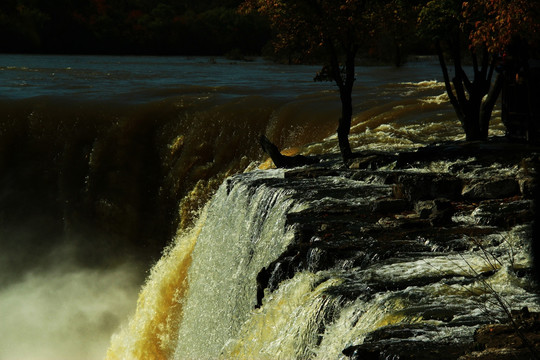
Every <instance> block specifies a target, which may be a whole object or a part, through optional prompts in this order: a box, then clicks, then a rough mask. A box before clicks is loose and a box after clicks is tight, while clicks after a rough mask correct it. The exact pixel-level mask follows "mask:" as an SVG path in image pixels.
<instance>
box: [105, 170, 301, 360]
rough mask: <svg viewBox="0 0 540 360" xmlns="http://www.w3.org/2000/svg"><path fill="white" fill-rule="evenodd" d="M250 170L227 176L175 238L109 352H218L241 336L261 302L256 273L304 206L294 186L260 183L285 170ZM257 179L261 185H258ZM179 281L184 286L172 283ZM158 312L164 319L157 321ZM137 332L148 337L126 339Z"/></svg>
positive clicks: (197, 355) (283, 243)
mask: <svg viewBox="0 0 540 360" xmlns="http://www.w3.org/2000/svg"><path fill="white" fill-rule="evenodd" d="M246 176H247V179H246V178H245V177H244V179H243V181H236V180H235V178H234V177H233V178H230V179H228V181H227V182H225V183H224V184H223V185H222V186H221V187H220V188H219V190H218V192H217V193H216V195H215V196H214V198H213V200H212V202H211V203H210V204H209V206H207V208H206V209H205V210H204V211H203V213H202V215H201V216H200V218H199V221H198V223H197V224H196V226H195V229H196V230H192V232H190V233H189V234H188V235H184V236H180V237H178V238H177V239H176V243H175V245H174V247H172V248H171V249H169V250H168V251H167V255H166V256H165V257H164V258H163V259H162V260H161V261H160V262H159V263H158V265H156V266H155V267H154V269H153V272H152V275H151V277H150V278H149V280H148V282H147V284H146V286H145V287H144V288H143V291H142V293H141V296H140V298H139V310H138V312H137V315H136V316H135V317H134V319H133V320H132V321H131V323H130V325H129V326H128V328H126V329H124V331H123V333H122V334H120V335H117V336H116V337H115V338H114V340H113V346H112V347H111V349H110V350H109V353H108V358H109V359H115V358H119V359H122V358H140V356H141V355H142V357H144V358H162V357H163V358H167V357H169V356H171V357H172V358H178V359H185V358H192V359H201V358H215V357H217V356H218V355H219V353H220V351H221V349H222V347H223V346H224V344H225V343H226V341H227V340H229V339H230V338H233V337H235V336H236V333H237V332H238V330H239V329H240V327H241V325H242V323H243V322H244V321H245V320H246V319H247V318H248V316H249V312H250V310H251V309H252V308H253V307H254V306H255V304H256V295H257V282H256V277H257V274H258V273H259V271H260V270H261V268H263V267H264V266H267V265H268V264H269V263H270V262H272V261H273V260H275V258H277V257H278V256H279V255H280V254H281V253H282V252H283V251H284V250H285V248H286V247H287V245H288V243H289V242H290V241H291V240H292V238H291V234H290V233H289V232H288V231H287V227H286V226H285V219H286V214H287V213H290V212H294V211H297V210H299V209H301V206H299V205H297V204H296V203H295V201H294V200H293V198H292V197H291V196H290V195H291V190H284V189H283V188H279V187H271V186H270V187H268V186H266V185H262V183H263V182H264V181H270V182H271V180H272V179H275V180H277V181H278V182H279V178H280V177H282V176H283V172H281V171H277V170H275V171H266V172H252V173H249V174H248V175H246ZM257 182H260V183H261V186H256V187H253V186H252V184H253V183H257ZM187 263H189V265H188V266H189V270H187V268H186V267H184V265H186V264H187ZM180 266H181V270H180V271H179V267H180ZM179 276H180V278H179ZM171 279H176V280H171ZM163 282H164V283H165V284H163ZM179 284H182V285H181V289H182V290H181V291H179V290H178V289H175V288H174V287H175V286H179ZM171 291H172V293H167V292H171ZM164 292H165V294H164ZM156 296H157V297H160V298H161V299H160V300H159V301H147V299H148V298H152V297H156ZM167 296H169V298H171V297H172V303H171V302H170V301H169V302H168V303H167V299H166V297H167ZM163 304H165V305H163ZM171 309H175V310H174V311H171ZM156 316H158V317H166V319H162V320H159V321H156V320H155V319H154V317H156ZM175 316H176V318H175ZM149 324H153V325H149ZM140 329H146V330H143V331H141V330H140ZM172 329H175V333H173V334H171V333H170V330H172ZM141 332H142V333H141ZM136 337H142V338H143V340H142V341H140V340H141V339H139V341H138V343H137V342H135V343H133V344H132V345H130V346H126V345H125V343H130V342H132V339H133V338H136ZM164 338H166V340H165V341H164V340H163V339H164Z"/></svg>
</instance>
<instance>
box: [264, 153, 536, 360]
mask: <svg viewBox="0 0 540 360" xmlns="http://www.w3.org/2000/svg"><path fill="white" fill-rule="evenodd" d="M499 145H500V144H499ZM499 145H497V144H485V143H466V144H446V145H444V146H439V147H434V148H429V149H423V150H420V151H418V152H416V153H408V154H402V155H399V156H395V155H394V154H386V155H385V154H380V153H369V154H368V153H366V154H363V155H362V156H359V157H358V158H357V159H356V160H355V162H354V163H353V165H352V166H351V167H352V168H345V169H344V168H343V167H340V166H336V165H335V164H332V163H329V162H327V163H324V162H321V163H320V164H317V165H313V166H305V167H302V168H295V169H291V170H286V171H285V172H284V176H283V178H282V179H273V180H265V181H266V183H265V185H266V186H276V187H284V188H286V189H288V190H290V196H291V197H292V198H294V199H297V200H298V201H300V202H303V203H305V204H307V205H308V206H306V207H305V208H304V209H303V210H301V211H297V212H293V213H289V214H288V215H287V219H286V226H287V227H288V228H289V229H290V230H291V231H292V233H293V238H294V240H293V241H292V242H291V243H290V244H289V246H288V248H287V250H286V251H284V252H283V254H281V255H280V256H278V257H277V258H276V259H275V260H274V261H273V262H272V263H270V264H268V266H266V267H265V268H264V269H262V270H261V271H260V272H259V275H258V277H257V283H258V297H257V301H258V305H259V306H260V305H261V304H262V299H263V297H264V295H265V294H266V293H268V292H272V291H274V290H276V289H277V288H278V287H279V286H280V283H281V282H283V281H284V280H287V279H291V278H292V277H294V275H295V274H296V273H298V272H301V271H310V272H318V271H327V270H328V271H330V270H331V271H341V272H343V274H348V275H344V276H348V278H347V280H346V281H344V282H343V284H341V285H337V286H335V287H333V288H331V289H329V290H327V294H328V295H330V296H338V297H340V298H341V299H344V300H347V301H354V300H358V299H361V300H363V301H369V300H370V299H373V298H375V297H376V296H378V295H381V294H385V293H387V292H389V291H393V292H402V293H406V294H407V296H406V298H407V301H408V302H409V303H408V305H407V306H406V307H404V309H403V310H399V311H398V314H397V315H398V316H403V317H404V318H412V319H420V318H421V319H423V321H422V322H421V323H418V324H414V323H412V324H411V323H408V324H399V325H388V326H383V327H380V328H378V329H377V330H375V331H371V332H369V333H368V334H366V337H365V339H362V340H359V343H358V344H356V345H353V346H349V347H347V348H346V349H344V350H343V354H344V355H346V356H348V357H350V358H351V359H458V358H459V357H460V356H469V355H470V354H471V353H472V352H473V351H475V350H477V349H476V348H475V346H478V345H477V344H476V345H473V338H472V332H471V333H469V335H467V336H464V337H463V338H459V339H455V338H453V339H444V338H443V337H440V336H439V337H437V336H434V335H433V334H436V333H438V332H440V331H442V330H443V329H449V328H458V327H467V328H471V327H475V326H476V327H478V326H481V325H483V324H487V323H488V322H489V321H492V320H490V319H489V318H488V317H486V316H485V315H483V314H475V313H474V314H473V313H469V312H467V311H466V310H465V309H463V308H462V307H461V306H459V305H457V304H455V305H454V304H452V303H449V304H446V305H440V304H439V305H437V303H436V302H437V300H436V299H435V298H430V296H431V295H429V296H426V293H425V292H424V293H423V292H422V291H418V292H415V291H416V290H415V289H421V288H423V287H425V286H434V284H437V286H451V285H457V286H465V285H468V284H472V283H474V282H477V281H481V279H482V278H484V277H487V276H491V275H493V272H489V271H491V270H489V269H488V270H485V271H487V272H486V273H483V272H481V273H478V274H476V276H475V277H466V276H465V277H464V276H447V275H444V274H442V273H438V272H434V273H431V274H425V275H418V276H411V277H407V276H403V277H399V276H398V277H397V278H386V277H385V276H384V274H378V273H377V271H376V270H377V269H378V268H380V267H384V266H395V265H396V264H399V263H402V262H404V263H415V262H426V261H427V262H429V260H430V259H431V258H433V259H435V258H440V257H441V256H456V254H467V253H470V252H474V251H479V248H481V247H482V246H484V245H483V244H489V245H490V246H497V245H498V243H497V242H498V240H497V239H499V238H500V236H499V234H500V233H501V232H502V231H508V229H510V228H513V227H514V226H516V225H522V224H529V223H530V222H531V221H532V219H533V206H532V200H530V199H531V197H532V196H531V193H532V191H533V189H534V182H533V181H532V179H531V174H534V173H535V165H534V164H535V163H534V162H532V161H531V162H527V164H526V165H524V164H523V161H522V159H523V157H524V155H523V154H524V153H527V152H528V154H527V156H532V157H534V156H533V155H531V152H530V149H528V148H527V149H521V148H519V147H516V146H515V145H514V144H505V145H502V148H499V147H498V146H499ZM510 149H512V151H510ZM446 150H448V151H446ZM539 151H540V149H539ZM396 159H398V161H397V163H395V164H394V165H392V163H391V162H392V161H395V160H396ZM443 159H446V160H448V162H447V163H446V164H441V160H443ZM431 161H437V164H436V165H435V166H431V165H432V164H431ZM452 161H453V162H452ZM494 162H497V163H499V164H505V165H504V166H505V167H504V166H501V168H499V167H498V166H493V163H494ZM520 162H521V163H520ZM381 166H383V168H381ZM433 168H441V169H445V170H441V171H440V172H437V171H433ZM269 184H270V185H269ZM500 242H502V240H501V241H499V243H500ZM497 254H498V253H497ZM497 254H495V252H494V255H497ZM525 270H527V269H525ZM355 274H356V275H355ZM360 274H362V276H361V275H360ZM355 276H358V279H362V280H361V281H360V280H358V279H357V278H355ZM366 279H368V280H366ZM479 279H480V280H479ZM497 320H498V321H505V319H503V318H497ZM506 321H507V320H506ZM434 324H437V325H434ZM539 329H540V327H539ZM321 333H324V329H321ZM434 339H437V340H434ZM488 358H489V357H483V358H482V359H488ZM464 359H467V360H468V359H473V357H464ZM497 359H498V358H497Z"/></svg>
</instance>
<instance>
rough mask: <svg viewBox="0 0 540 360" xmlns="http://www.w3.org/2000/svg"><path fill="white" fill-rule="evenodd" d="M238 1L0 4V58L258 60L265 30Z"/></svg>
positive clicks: (12, 0) (16, 0) (36, 0)
mask: <svg viewBox="0 0 540 360" xmlns="http://www.w3.org/2000/svg"><path fill="white" fill-rule="evenodd" d="M240 3H241V1H239V0H226V1H216V0H198V1H194V0H134V1H125V0H3V1H2V2H0V51H1V52H40V53H102V54H107V53H116V54H123V53H131V54H182V55H223V54H226V53H227V52H230V51H233V50H237V51H239V52H241V53H244V54H258V53H260V51H261V48H262V47H263V46H264V45H265V44H266V42H267V41H268V38H269V31H268V26H267V24H266V22H264V21H261V19H260V18H259V17H257V16H255V15H250V16H245V15H242V14H239V13H238V11H237V7H238V5H239V4H240Z"/></svg>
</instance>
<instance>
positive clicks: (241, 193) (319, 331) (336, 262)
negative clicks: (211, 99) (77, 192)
mask: <svg viewBox="0 0 540 360" xmlns="http://www.w3.org/2000/svg"><path fill="white" fill-rule="evenodd" d="M522 150H523V149H522ZM525 153H526V154H528V157H526V158H525V159H524V160H523V161H521V163H516V162H515V161H513V160H512V161H506V160H508V159H506V158H504V157H501V158H500V160H501V161H500V162H498V163H493V162H491V156H492V154H490V155H489V156H490V158H489V159H488V158H486V157H485V156H484V155H482V153H481V152H477V153H476V154H475V155H476V156H470V157H469V156H466V157H464V156H462V155H454V156H452V157H451V158H447V159H446V160H444V161H443V160H438V161H435V160H434V159H428V160H426V159H425V158H424V159H423V158H422V157H424V154H420V156H418V157H417V158H416V160H414V159H415V157H414V156H413V155H411V154H405V155H404V157H408V159H407V161H403V158H399V159H398V157H397V156H396V155H392V154H384V156H381V154H376V153H372V154H363V155H362V156H364V158H363V159H359V161H357V162H356V164H357V165H353V167H354V168H353V169H350V168H348V169H346V168H342V167H341V165H340V164H339V161H337V159H336V158H333V157H332V156H327V157H325V158H324V159H323V160H322V162H321V163H320V164H317V165H311V166H307V167H302V168H295V169H290V170H267V171H255V172H250V173H245V174H241V175H236V176H233V177H231V178H229V179H227V181H226V182H224V183H223V184H222V186H221V188H220V190H219V191H218V193H217V195H216V196H215V198H214V200H213V201H212V203H211V205H209V207H208V208H207V212H206V214H207V215H206V216H205V217H204V223H203V224H202V230H201V232H200V234H199V235H198V237H197V243H196V245H195V248H194V250H193V253H192V254H191V256H192V265H191V267H190V269H189V273H188V282H189V290H188V291H187V292H186V294H185V296H184V297H183V298H181V299H177V302H178V303H179V304H180V305H181V306H182V307H183V312H182V316H181V318H179V319H177V321H178V326H177V327H176V328H178V333H177V334H176V335H175V336H177V340H176V341H175V342H174V343H175V344H177V345H176V346H175V348H174V349H173V350H174V351H173V352H172V353H173V354H174V355H173V357H174V358H175V359H183V358H209V359H213V358H218V357H222V358H255V359H280V358H281V359H291V358H295V359H313V358H315V359H345V358H352V359H382V358H384V359H398V358H399V359H434V358H440V359H457V358H459V357H463V359H472V358H476V357H474V356H477V355H478V354H480V353H481V352H482V351H484V350H485V349H487V348H492V347H493V346H492V345H490V344H491V342H493V341H494V340H489V339H485V336H488V337H489V334H488V335H485V331H484V330H481V329H483V328H482V326H494V325H490V324H496V323H501V324H510V325H506V326H507V328H506V329H507V330H505V331H506V333H504V332H503V333H504V334H506V335H504V334H503V335H501V332H497V336H503V337H504V336H507V337H508V338H509V339H510V337H515V336H516V335H515V334H516V332H515V331H516V330H517V329H520V328H521V327H522V326H525V322H523V321H524V320H522V318H523V317H522V318H519V317H513V316H512V315H511V313H512V311H515V310H519V309H525V310H523V311H527V312H529V311H530V313H532V314H535V313H536V312H539V311H540V299H539V297H538V295H537V294H538V290H537V287H536V285H535V283H534V281H533V280H532V278H531V277H532V260H531V257H530V246H531V242H530V238H531V221H532V207H531V206H532V199H531V198H530V194H531V192H530V191H526V192H520V190H519V189H520V187H519V186H517V181H518V179H519V178H524V177H527V176H533V175H534V174H535V168H536V164H537V163H538V155H534V154H531V153H530V151H529V150H527V149H525ZM485 154H487V152H486V153H485ZM513 155H515V154H513ZM522 155H523V154H522ZM523 156H524V155H523ZM522 158H523V157H522ZM418 159H420V160H419V161H417V160H418ZM396 160H398V161H397V162H396ZM412 160H414V161H412ZM373 163H376V165H375V166H374V165H372V164H373ZM488 173H489V174H490V175H493V176H489V177H487V178H485V177H484V175H485V174H488ZM493 179H505V180H504V181H505V182H508V183H509V184H510V183H511V184H512V186H509V187H508V188H503V187H502V186H500V187H498V188H499V190H500V191H499V192H494V191H492V190H489V191H488V190H486V193H489V196H474V197H471V196H469V193H468V192H467V191H464V189H467V188H470V187H471V184H474V185H473V186H478V187H484V188H485V189H489V187H490V186H492V185H490V184H491V183H492V182H493ZM515 185H516V186H517V187H516V186H515ZM510 190H511V191H510ZM154 311H159V310H154ZM528 319H529V318H528ZM532 319H537V315H532ZM527 321H528V322H527V324H528V323H531V324H529V325H527V326H528V328H527V329H528V330H527V331H526V332H525V335H523V336H525V339H526V338H527V336H529V337H530V338H531V340H530V341H531V342H532V344H534V341H535V339H536V338H537V337H538V331H537V330H534V329H538V321H536V320H530V319H529V320H527ZM522 323H523V324H522ZM535 326H536V327H535ZM531 329H533V330H531ZM482 331H484V335H483V336H484V338H483V340H479V338H478V337H479V336H480V335H479V334H481V333H482ZM475 334H477V335H475ZM490 341H491V342H490ZM501 341H502V340H501ZM520 344H522V345H520V346H517V345H515V342H512V341H510V340H509V342H508V344H507V345H505V346H503V349H500V348H498V349H497V351H499V352H501V351H502V352H507V353H512V354H516V355H518V358H528V357H527V356H533V355H532V354H533V352H534V351H538V349H536V350H535V349H534V346H529V347H527V346H525V345H523V344H527V341H525V340H523V341H522V342H521V343H520ZM486 351H487V350H486ZM489 351H491V350H489ZM474 354H477V355H474ZM524 354H525V355H524ZM478 356H482V355H478ZM520 356H521V357H520ZM523 356H525V357H523ZM111 358H113V357H111ZM479 358H489V357H479Z"/></svg>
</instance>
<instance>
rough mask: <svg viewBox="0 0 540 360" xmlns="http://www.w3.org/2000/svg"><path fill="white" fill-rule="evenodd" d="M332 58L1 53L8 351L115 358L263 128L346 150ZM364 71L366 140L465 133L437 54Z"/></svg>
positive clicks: (357, 105)
mask: <svg viewBox="0 0 540 360" xmlns="http://www.w3.org/2000/svg"><path fill="white" fill-rule="evenodd" d="M319 69H320V68H319V67H318V66H306V65H297V66H287V65H279V64H274V63H272V62H268V61H266V60H263V59H255V60H254V61H251V62H235V61H230V60H227V59H224V58H184V57H129V56H128V57H113V56H45V55H43V56H39V55H0V109H1V111H0V114H1V115H0V171H1V173H2V176H1V178H0V241H1V242H2V252H1V254H0V271H1V275H0V309H2V313H3V315H2V322H1V324H0V359H13V358H24V359H72V358H77V359H98V358H103V357H104V356H105V352H106V349H107V347H108V346H109V343H110V337H111V335H112V334H113V333H114V332H116V331H117V330H118V328H119V326H120V325H121V324H123V323H126V322H127V319H128V317H129V316H130V315H131V314H132V313H133V312H134V310H135V306H136V302H137V294H138V292H139V291H140V287H141V285H142V284H143V282H144V279H146V278H147V277H148V276H149V274H150V268H151V266H152V265H153V264H155V263H156V262H157V261H158V260H159V259H160V257H161V255H162V252H163V249H164V248H165V247H167V246H168V245H171V243H173V242H174V241H175V240H174V239H176V237H175V236H176V234H177V232H179V233H180V234H182V233H183V232H184V231H188V230H184V229H190V228H192V226H193V224H197V223H200V219H199V221H198V222H197V219H198V218H199V217H200V216H201V215H200V214H201V209H202V208H203V205H204V204H206V203H207V201H208V200H209V199H210V197H211V196H212V195H213V194H214V193H215V192H216V191H217V189H218V186H219V184H221V182H222V181H223V180H224V179H225V178H226V177H227V176H229V175H232V174H236V173H241V172H244V171H246V170H253V169H256V168H257V167H259V166H260V165H261V163H262V162H263V161H265V160H266V158H265V156H264V155H263V154H262V152H261V150H260V149H259V145H258V142H257V138H258V136H259V135H260V134H262V133H264V134H266V135H267V136H268V137H269V138H270V139H271V140H272V141H274V142H275V143H276V144H277V145H278V146H279V147H280V148H283V149H285V150H286V151H287V152H288V153H303V154H321V153H329V152H334V153H335V152H337V151H338V147H337V139H336V137H335V134H334V133H335V129H336V128H337V119H338V117H339V108H340V107H339V100H338V93H337V91H336V87H335V86H333V84H331V83H319V82H314V81H313V77H314V75H315V74H316V72H317V71H318V70H319ZM356 78H357V82H356V86H355V89H354V98H353V103H354V112H355V115H354V119H353V125H352V128H351V137H350V139H351V144H352V146H353V148H354V149H355V150H361V149H378V150H387V149H395V150H407V149H414V148H416V147H419V146H422V145H426V144H429V143H432V142H435V141H445V140H455V139H463V138H464V134H463V132H462V131H461V128H460V125H459V123H458V122H457V120H456V117H455V115H454V113H453V110H452V108H451V106H450V105H449V103H448V99H447V97H446V95H445V93H444V84H443V83H442V82H441V79H442V76H441V74H440V69H439V67H438V64H437V63H436V62H434V61H433V59H418V61H415V62H410V63H408V64H406V65H405V66H404V67H402V68H397V69H396V68H393V67H389V66H369V67H363V66H360V67H358V69H357V74H356ZM491 131H492V134H496V135H501V134H504V128H503V126H502V124H501V122H500V113H499V112H498V111H496V112H495V119H494V120H493V126H492V127H491ZM239 196H241V195H239ZM238 201H240V202H241V201H245V199H244V200H242V199H240V200H238ZM195 230H196V229H195ZM195 230H193V229H192V230H190V231H195ZM188 238H190V237H189V236H188ZM183 246H186V247H190V246H193V244H191V243H189V242H186V243H185V244H184V245H183ZM272 251H279V249H274V250H272ZM186 253H189V251H187V250H186ZM179 256H180V255H179ZM180 257H181V256H180ZM186 261H187V260H186ZM158 264H159V263H158ZM182 264H183V265H182ZM187 265H188V264H187V263H185V262H180V265H179V266H187ZM177 270H178V269H177ZM180 271H184V270H180ZM157 272H158V271H157V270H153V272H152V274H153V275H152V276H154V277H156V276H165V275H163V274H161V275H156V273H157ZM306 281H308V280H306ZM309 281H311V280H309ZM175 296H179V295H178V294H176V295H175Z"/></svg>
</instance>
